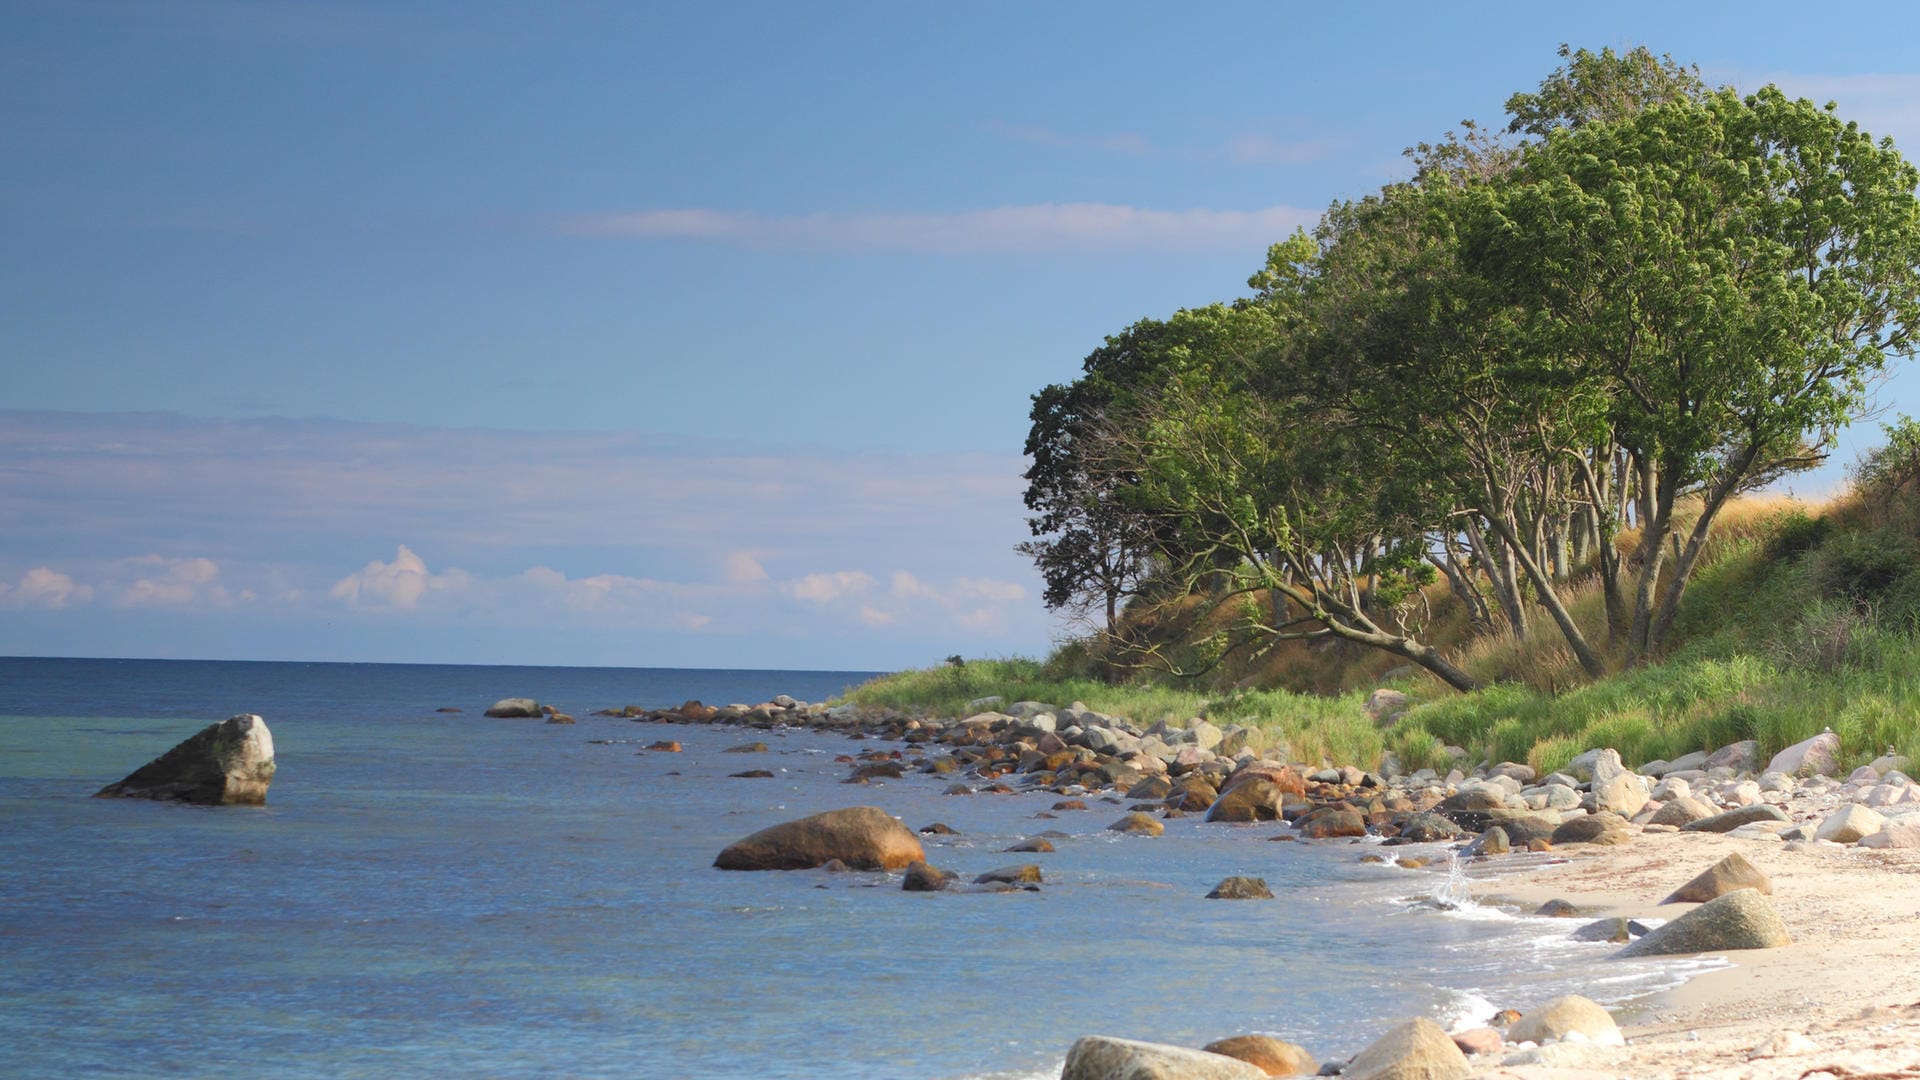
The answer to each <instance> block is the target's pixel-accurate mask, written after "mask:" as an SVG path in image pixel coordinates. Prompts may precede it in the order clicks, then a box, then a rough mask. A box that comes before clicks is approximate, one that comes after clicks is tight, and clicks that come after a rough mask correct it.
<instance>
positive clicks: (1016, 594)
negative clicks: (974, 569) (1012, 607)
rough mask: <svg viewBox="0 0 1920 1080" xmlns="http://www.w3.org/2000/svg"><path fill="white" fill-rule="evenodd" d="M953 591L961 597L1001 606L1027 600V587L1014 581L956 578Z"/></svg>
mask: <svg viewBox="0 0 1920 1080" xmlns="http://www.w3.org/2000/svg"><path fill="white" fill-rule="evenodd" d="M953 591H954V593H955V594H956V595H959V596H977V597H980V598H981V599H983V600H992V601H994V602H995V603H1000V604H1013V603H1018V602H1019V601H1021V600H1025V599H1026V598H1027V590H1026V586H1024V585H1021V584H1020V583H1018V582H1014V581H995V580H993V579H992V578H970V577H963V578H955V579H954V582H953Z"/></svg>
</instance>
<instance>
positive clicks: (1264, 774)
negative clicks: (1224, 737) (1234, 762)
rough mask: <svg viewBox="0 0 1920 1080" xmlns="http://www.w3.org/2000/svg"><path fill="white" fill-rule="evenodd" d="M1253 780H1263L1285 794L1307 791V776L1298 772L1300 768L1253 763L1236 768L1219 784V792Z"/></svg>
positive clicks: (1222, 792) (1224, 791) (1302, 793)
mask: <svg viewBox="0 0 1920 1080" xmlns="http://www.w3.org/2000/svg"><path fill="white" fill-rule="evenodd" d="M1255 780H1265V781H1266V782H1267V783H1269V784H1272V785H1273V786H1274V787H1277V788H1279V789H1280V790H1281V792H1282V793H1284V794H1287V795H1305V794H1306V793H1307V778H1306V777H1305V776H1302V775H1301V774H1300V770H1298V769H1295V768H1293V767H1292V766H1289V765H1259V764H1254V765H1248V766H1246V767H1244V768H1242V769H1239V770H1236V771H1235V772H1234V774H1233V775H1232V776H1229V777H1227V782H1226V783H1224V784H1221V785H1220V794H1222V795H1225V794H1226V793H1227V792H1229V791H1232V790H1233V789H1235V788H1237V787H1239V786H1240V785H1242V784H1251V783H1253V782H1254V781H1255Z"/></svg>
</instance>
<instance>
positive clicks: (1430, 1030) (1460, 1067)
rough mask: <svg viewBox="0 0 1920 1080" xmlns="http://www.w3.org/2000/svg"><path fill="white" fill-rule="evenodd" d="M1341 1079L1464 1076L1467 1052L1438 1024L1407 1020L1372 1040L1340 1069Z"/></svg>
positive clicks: (1460, 1079) (1469, 1071) (1450, 1079)
mask: <svg viewBox="0 0 1920 1080" xmlns="http://www.w3.org/2000/svg"><path fill="white" fill-rule="evenodd" d="M1340 1075H1341V1076H1342V1077H1344V1078H1345V1080H1467V1078H1468V1077H1470V1076H1472V1075H1473V1068H1472V1066H1470V1065H1468V1064H1467V1056H1466V1055H1465V1054H1462V1053H1461V1052H1460V1048H1459V1047H1458V1046H1455V1045H1454V1044H1453V1039H1451V1038H1450V1037H1448V1035H1447V1033H1446V1031H1444V1030H1443V1029H1442V1028H1441V1027H1440V1025H1439V1024H1436V1023H1434V1022H1433V1021H1431V1020H1427V1019H1424V1018H1422V1019H1417V1020H1409V1021H1407V1022H1406V1023H1404V1024H1401V1025H1400V1026H1399V1027H1396V1028H1394V1029H1393V1030H1391V1031H1389V1032H1387V1033H1386V1034H1385V1035H1382V1036H1380V1038H1378V1039H1376V1040H1374V1042H1373V1044H1372V1045H1370V1046H1368V1047H1367V1048H1366V1049H1365V1050H1362V1051H1360V1053H1359V1054H1358V1055H1356V1056H1355V1057H1354V1059H1353V1060H1352V1061H1351V1062H1349V1063H1348V1064H1347V1067H1346V1068H1345V1069H1342V1070H1341V1071H1340Z"/></svg>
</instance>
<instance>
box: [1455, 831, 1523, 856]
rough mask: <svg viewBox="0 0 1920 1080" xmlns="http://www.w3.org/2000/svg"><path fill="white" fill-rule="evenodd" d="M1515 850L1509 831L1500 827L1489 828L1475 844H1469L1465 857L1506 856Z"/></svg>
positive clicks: (1464, 852) (1464, 853)
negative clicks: (1508, 834)
mask: <svg viewBox="0 0 1920 1080" xmlns="http://www.w3.org/2000/svg"><path fill="white" fill-rule="evenodd" d="M1511 850H1513V842H1512V840H1511V839H1510V838H1509V837H1508V836H1507V830H1505V829H1503V828H1501V827H1500V826H1498V825H1491V826H1488V828H1487V831H1486V832H1483V833H1481V834H1480V836H1479V838H1478V839H1476V840H1475V841H1474V842H1473V843H1471V844H1468V845H1467V848H1466V850H1465V851H1463V852H1461V854H1463V855H1505V854H1506V853H1507V852H1509V851H1511Z"/></svg>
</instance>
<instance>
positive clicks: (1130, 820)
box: [1107, 811, 1167, 836]
mask: <svg viewBox="0 0 1920 1080" xmlns="http://www.w3.org/2000/svg"><path fill="white" fill-rule="evenodd" d="M1107 828H1108V829H1109V830H1110V831H1112V832H1123V833H1140V834H1141V835H1143V836H1159V835H1160V834H1161V833H1163V832H1166V831H1167V827H1166V826H1165V825H1162V824H1160V823H1159V822H1157V821H1155V820H1153V819H1152V818H1150V817H1148V816H1147V815H1145V814H1142V813H1139V812H1138V811H1135V812H1134V813H1131V814H1128V815H1127V816H1126V817H1123V818H1121V819H1120V820H1119V821H1116V822H1114V823H1113V824H1111V825H1109V826H1107Z"/></svg>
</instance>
